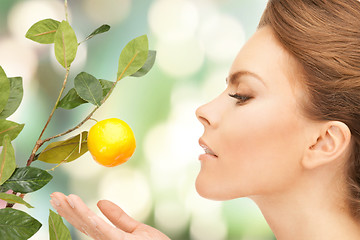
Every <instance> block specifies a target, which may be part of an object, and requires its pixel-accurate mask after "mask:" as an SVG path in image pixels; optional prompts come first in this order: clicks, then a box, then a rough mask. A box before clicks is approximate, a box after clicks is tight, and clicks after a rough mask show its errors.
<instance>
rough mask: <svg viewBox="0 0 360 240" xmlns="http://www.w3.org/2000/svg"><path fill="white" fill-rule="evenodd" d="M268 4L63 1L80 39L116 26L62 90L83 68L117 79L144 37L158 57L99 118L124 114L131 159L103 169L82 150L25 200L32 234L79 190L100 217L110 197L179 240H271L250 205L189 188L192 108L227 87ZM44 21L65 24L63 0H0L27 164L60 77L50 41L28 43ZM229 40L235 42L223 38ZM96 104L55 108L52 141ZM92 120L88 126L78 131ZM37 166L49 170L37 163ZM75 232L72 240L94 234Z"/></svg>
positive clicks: (84, 49) (91, 47)
mask: <svg viewBox="0 0 360 240" xmlns="http://www.w3.org/2000/svg"><path fill="white" fill-rule="evenodd" d="M265 4H266V1H265V0H187V1H185V0H76V1H75V0H68V5H69V17H70V22H71V25H72V26H73V28H74V30H75V32H76V33H77V35H78V40H79V41H81V40H82V39H84V38H85V37H86V36H87V34H89V33H90V32H92V31H93V30H94V29H95V28H97V27H98V26H100V25H101V24H103V23H108V24H109V25H111V30H110V31H109V32H108V33H106V34H103V35H99V36H97V37H95V38H93V39H91V40H90V41H89V42H87V43H86V44H84V45H81V49H79V53H78V58H79V59H78V58H77V59H76V60H75V62H74V63H73V66H72V70H71V73H70V77H69V79H70V80H71V81H70V82H69V84H68V86H67V88H66V91H67V90H68V89H70V88H71V87H72V79H73V78H74V77H75V76H76V75H77V74H78V73H79V72H81V71H86V72H88V73H90V74H92V75H94V76H95V77H97V78H102V79H108V80H114V79H115V77H116V72H117V63H118V57H119V55H120V52H121V50H122V48H123V47H124V46H125V44H126V43H127V42H128V41H130V40H131V39H133V38H135V37H137V36H140V35H143V34H147V35H148V37H149V43H150V49H154V50H157V51H158V59H157V62H156V63H155V65H154V68H153V69H152V70H151V72H150V73H149V74H148V75H146V76H145V77H142V78H126V79H124V80H122V81H121V82H120V83H119V85H118V86H117V88H116V89H115V91H114V93H113V95H112V96H111V98H110V99H109V100H108V102H106V103H105V104H104V106H102V107H101V109H100V110H99V111H98V112H97V113H96V114H95V116H94V117H95V118H96V119H97V120H101V119H104V118H109V117H118V118H121V119H123V120H124V121H126V122H127V123H128V124H129V125H130V126H131V127H132V129H133V131H134V133H135V136H136V141H137V149H136V152H135V154H134V156H133V157H132V159H131V160H130V161H129V162H128V163H126V164H124V165H121V166H119V167H115V168H104V167H102V166H100V165H98V164H96V163H95V162H94V161H93V160H92V158H91V156H90V155H89V154H86V155H85V156H83V157H81V158H80V159H79V160H77V161H75V162H72V163H70V164H67V165H66V166H60V167H58V168H57V169H56V170H55V171H54V172H52V174H53V176H54V179H53V180H52V181H51V182H50V183H49V184H48V185H47V186H46V187H45V188H43V189H41V190H40V191H38V192H36V193H33V194H29V195H28V196H26V200H27V201H29V202H30V203H31V204H32V205H33V206H35V208H34V209H31V210H26V211H27V212H28V213H30V214H31V215H33V216H34V217H35V218H37V219H38V220H39V221H40V222H42V224H43V227H42V228H41V230H40V231H39V232H38V233H37V234H36V235H35V236H34V237H33V238H32V239H47V238H48V228H47V218H48V212H49V210H48V209H49V208H51V206H50V204H49V200H50V197H49V195H50V193H52V192H53V191H61V192H64V193H65V194H70V193H74V194H77V195H79V196H81V197H82V198H83V199H84V201H85V202H86V203H87V204H88V205H89V207H90V208H91V209H93V210H94V211H97V210H96V202H97V200H99V199H103V198H106V199H110V200H112V201H114V202H115V203H117V204H119V205H120V206H121V207H123V208H124V209H125V211H127V212H128V213H129V214H131V215H132V216H134V217H135V218H137V219H138V220H141V221H143V222H145V223H147V224H150V225H152V226H154V227H155V228H158V229H160V230H162V231H163V232H165V233H166V234H168V235H169V236H170V237H171V239H174V240H186V239H194V240H199V239H201V240H212V239H213V240H221V239H239V240H270V239H274V237H273V235H272V233H271V231H270V229H269V227H268V226H267V224H266V222H265V220H264V219H263V217H262V215H261V213H260V211H259V210H258V209H257V207H256V205H255V204H254V203H253V202H251V201H250V200H248V199H236V200H232V201H226V202H215V201H211V200H206V199H202V198H201V197H199V196H198V195H197V193H196V191H195V188H194V180H195V177H196V174H197V172H198V169H199V162H198V161H197V156H198V154H199V153H200V152H201V149H200V147H199V146H198V145H197V139H198V138H199V137H200V136H201V133H202V127H201V124H200V123H198V122H197V120H196V117H195V114H194V111H195V109H196V107H197V106H199V105H200V104H203V103H206V102H207V101H209V100H210V99H212V98H214V97H215V96H216V94H218V93H220V92H221V91H222V90H223V88H225V77H226V75H227V71H228V69H229V67H230V65H231V62H232V60H233V58H234V57H235V55H236V53H237V51H238V50H239V48H240V47H241V45H242V44H243V43H244V41H245V40H246V39H248V38H249V37H250V36H251V35H252V33H253V32H254V31H255V30H256V26H257V22H258V21H259V19H260V16H261V13H262V11H263V9H264V7H265ZM48 17H51V18H54V19H57V20H62V19H64V7H63V1H60V0H1V2H0V65H1V66H2V67H3V68H4V70H5V72H6V73H7V75H8V76H9V77H13V76H18V75H20V76H23V78H24V91H25V93H24V99H23V102H22V105H21V106H20V108H19V109H18V110H17V112H16V113H15V114H14V115H13V116H12V117H11V118H10V120H13V121H16V122H19V123H25V128H24V130H23V132H22V133H21V134H20V135H19V137H18V138H17V139H16V140H15V141H14V146H15V148H16V159H17V164H18V165H20V166H24V165H25V164H26V160H27V159H28V157H29V155H30V153H31V150H32V148H33V146H34V144H35V141H36V139H37V137H38V136H39V133H40V132H41V129H42V127H43V126H44V124H45V122H46V119H47V117H48V114H49V113H50V111H51V109H52V107H53V104H54V102H55V100H56V98H57V94H58V91H59V89H60V87H61V84H62V81H63V77H64V75H65V71H64V70H63V69H62V68H61V66H60V65H59V64H58V63H56V61H55V60H54V59H55V58H54V56H53V52H52V46H39V44H37V43H33V42H31V41H30V40H28V39H25V37H24V35H25V33H26V30H27V29H28V28H29V27H30V26H31V25H32V24H33V23H35V22H36V21H37V20H41V19H44V18H48ZM222 24H223V25H222ZM232 36H235V37H234V38H235V39H236V40H239V41H238V42H236V41H235V42H234V41H230V42H227V40H229V39H230V40H231V38H232ZM91 109H92V106H89V105H83V106H80V107H79V108H77V109H76V110H73V111H68V110H63V109H59V110H58V111H57V112H56V113H55V115H54V118H53V121H52V122H51V124H50V126H49V128H48V129H47V131H46V132H45V136H52V135H54V134H57V133H59V132H63V131H64V130H66V129H68V128H71V127H72V126H74V125H76V124H77V123H78V122H79V121H81V120H82V119H83V118H84V117H85V116H86V115H87V113H88V112H89V111H91ZM92 124H93V122H91V121H89V122H88V123H87V124H85V125H84V126H83V127H82V128H81V129H80V130H88V129H89V128H90V127H91V126H92ZM80 130H79V131H80ZM33 166H36V167H40V168H43V169H50V168H52V167H53V166H52V165H49V164H45V163H41V162H35V163H34V164H33ZM97 212H98V211H97ZM68 226H69V227H70V229H71V233H72V236H73V239H74V240H76V239H89V238H87V237H86V236H85V235H83V234H81V233H79V232H78V231H76V230H75V229H73V228H72V227H71V226H70V225H68Z"/></svg>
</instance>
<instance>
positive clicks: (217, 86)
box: [199, 67, 229, 103]
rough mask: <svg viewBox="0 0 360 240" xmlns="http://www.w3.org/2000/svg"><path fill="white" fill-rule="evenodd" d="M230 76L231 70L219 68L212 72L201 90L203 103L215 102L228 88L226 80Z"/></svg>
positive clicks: (207, 76)
mask: <svg viewBox="0 0 360 240" xmlns="http://www.w3.org/2000/svg"><path fill="white" fill-rule="evenodd" d="M228 74H229V68H228V67H226V68H217V69H214V70H212V71H210V72H209V73H208V74H207V75H206V77H205V81H204V83H203V86H202V87H201V90H200V93H199V94H200V95H201V101H203V102H204V103H206V102H209V101H211V100H213V99H214V98H215V97H217V96H218V95H220V94H221V93H222V91H224V90H225V88H226V78H227V76H228Z"/></svg>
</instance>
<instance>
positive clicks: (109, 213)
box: [97, 200, 141, 233]
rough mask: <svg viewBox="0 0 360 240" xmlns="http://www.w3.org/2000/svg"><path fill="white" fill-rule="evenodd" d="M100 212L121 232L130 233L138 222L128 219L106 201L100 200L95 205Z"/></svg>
mask: <svg viewBox="0 0 360 240" xmlns="http://www.w3.org/2000/svg"><path fill="white" fill-rule="evenodd" d="M97 206H98V208H99V209H100V211H101V212H102V213H103V214H104V215H105V217H107V218H108V219H109V220H110V221H111V222H112V223H113V224H114V225H115V226H116V227H118V228H120V229H121V230H123V231H125V232H128V233H132V232H133V231H134V230H135V229H136V228H137V227H138V226H139V225H141V223H140V222H138V221H136V220H135V219H133V218H131V217H129V215H127V214H126V213H125V212H124V211H123V210H122V209H121V208H120V207H119V206H117V205H116V204H115V203H113V202H111V201H108V200H100V201H99V202H98V203H97Z"/></svg>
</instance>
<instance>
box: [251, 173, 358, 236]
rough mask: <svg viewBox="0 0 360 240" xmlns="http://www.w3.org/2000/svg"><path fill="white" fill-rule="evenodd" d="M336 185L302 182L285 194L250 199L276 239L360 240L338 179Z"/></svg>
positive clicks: (307, 180)
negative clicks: (257, 207) (341, 192)
mask: <svg viewBox="0 0 360 240" xmlns="http://www.w3.org/2000/svg"><path fill="white" fill-rule="evenodd" d="M336 183H337V184H334V181H329V182H327V184H325V185H324V182H323V181H317V182H316V181H314V179H311V181H310V179H302V180H301V181H299V182H298V183H297V184H296V185H293V186H292V188H291V190H289V191H286V192H285V193H284V192H283V193H278V194H272V195H271V196H269V195H267V196H253V197H251V198H252V199H253V200H254V201H255V202H256V204H257V205H258V206H259V208H260V210H261V211H262V213H263V215H264V217H265V219H266V221H267V222H268V224H269V226H270V228H271V229H272V231H273V233H274V234H275V236H276V238H277V240H303V239H312V240H315V239H316V240H323V239H324V240H325V239H326V240H335V239H336V240H337V239H344V237H345V236H346V239H347V240H356V239H359V236H360V223H359V222H357V221H356V219H355V218H354V217H352V216H351V214H350V211H349V210H348V208H347V207H346V204H345V200H344V198H343V197H341V195H340V194H339V189H343V188H339V187H340V186H341V185H340V184H339V180H336ZM339 185H340V186H339ZM342 196H343V195H342Z"/></svg>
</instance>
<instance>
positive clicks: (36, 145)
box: [26, 68, 70, 166]
mask: <svg viewBox="0 0 360 240" xmlns="http://www.w3.org/2000/svg"><path fill="white" fill-rule="evenodd" d="M69 72H70V68H67V69H66V74H65V78H64V82H63V85H62V87H61V90H60V93H59V96H58V98H57V99H56V103H55V105H54V107H53V109H52V111H51V113H50V116H49V118H48V120H47V122H46V124H45V126H44V128H43V130H42V131H41V133H40V136H39V138H38V140H37V141H36V144H35V146H34V149H33V150H32V152H31V155H30V158H29V160H28V162H27V164H26V166H30V164H31V163H32V162H33V161H34V158H35V154H36V152H37V150H39V148H40V147H41V146H42V145H43V144H44V142H45V141H43V140H41V138H42V136H43V134H44V132H45V130H46V128H47V127H48V125H49V123H50V121H51V119H52V117H53V115H54V112H55V110H56V107H57V105H58V104H59V102H60V98H61V96H62V94H63V92H64V89H65V86H66V83H67V80H68V77H69Z"/></svg>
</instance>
